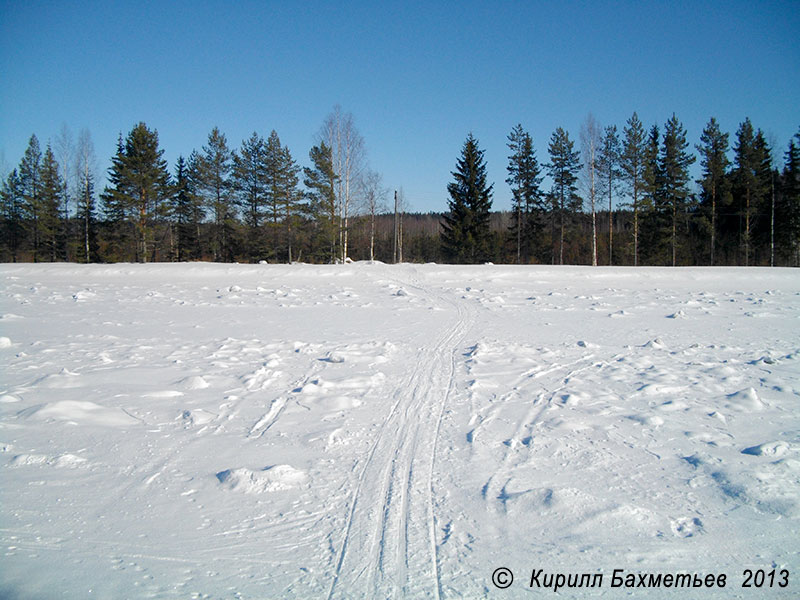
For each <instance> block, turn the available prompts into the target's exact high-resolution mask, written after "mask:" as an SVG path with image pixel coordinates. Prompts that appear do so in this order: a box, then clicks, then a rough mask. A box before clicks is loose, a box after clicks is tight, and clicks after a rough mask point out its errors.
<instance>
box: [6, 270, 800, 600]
mask: <svg viewBox="0 0 800 600" xmlns="http://www.w3.org/2000/svg"><path fill="white" fill-rule="evenodd" d="M0 278H1V279H2V285H0V361H2V365H3V366H2V369H1V371H2V378H0V477H1V478H2V481H3V485H2V486H0V543H2V548H3V559H2V573H3V575H2V583H0V596H8V597H12V598H13V597H20V598H27V597H30V598H51V597H56V596H58V597H75V598H77V597H109V598H237V597H241V598H337V599H338V598H378V597H380V598H439V599H442V598H483V597H498V598H499V597H501V596H503V597H509V598H511V597H522V596H523V595H525V594H526V592H531V591H532V590H531V589H529V584H530V581H531V575H532V572H533V570H534V569H543V570H544V571H545V572H547V573H565V574H566V573H601V574H603V575H604V577H605V583H604V585H603V587H601V588H594V589H591V588H584V589H571V590H560V591H561V592H562V593H565V592H568V593H567V595H568V596H569V597H581V598H582V597H606V596H608V597H612V596H613V594H614V592H617V591H620V590H612V589H610V581H611V574H612V571H613V570H614V569H625V571H626V573H633V572H649V573H656V574H658V573H663V574H667V573H677V572H685V571H688V572H693V573H696V572H702V573H725V574H727V576H728V578H729V584H728V588H726V589H703V590H702V591H701V592H700V593H701V594H702V597H703V598H730V597H742V598H755V597H756V594H748V593H747V592H748V591H750V592H757V591H761V592H762V593H763V594H765V596H764V597H769V598H794V597H797V596H798V595H800V588H798V584H797V582H796V581H795V580H796V579H797V578H798V576H800V555H798V552H799V551H800V548H799V547H798V545H797V542H796V540H797V539H800V412H798V410H797V406H798V401H799V400H800V342H798V340H800V281H798V279H797V277H796V274H795V273H794V271H790V270H782V269H774V270H772V269H649V268H644V269H622V268H620V269H614V268H604V269H591V268H577V267H576V268H563V269H562V268H551V267H502V266H490V265H485V266H479V267H464V266H462V267H450V266H442V265H433V264H431V265H417V266H414V265H397V266H391V265H383V264H379V263H374V264H368V263H352V264H347V265H331V266H311V265H291V266H288V265H250V266H245V265H211V264H184V265H146V266H145V265H107V266H78V265H5V266H2V267H0ZM500 567H504V568H507V569H510V570H511V571H512V572H513V573H514V575H515V580H514V583H513V585H512V587H511V588H509V589H507V590H498V589H495V587H494V584H493V583H492V573H493V572H494V571H495V570H496V569H498V568H500ZM744 569H752V570H755V569H764V570H772V569H777V570H779V571H780V570H782V569H785V570H788V571H789V572H790V573H791V578H790V585H789V587H786V588H780V587H777V586H773V587H772V588H770V589H762V590H752V589H751V590H746V589H742V588H741V587H740V586H741V583H742V572H743V571H744ZM535 581H536V582H538V581H539V579H536V580H535ZM538 591H542V590H538ZM544 591H545V592H547V590H544ZM626 591H627V590H626ZM647 592H648V594H647V597H654V598H662V597H663V598H672V597H676V596H675V594H680V591H678V590H671V589H651V590H648V591H647ZM613 597H616V596H613Z"/></svg>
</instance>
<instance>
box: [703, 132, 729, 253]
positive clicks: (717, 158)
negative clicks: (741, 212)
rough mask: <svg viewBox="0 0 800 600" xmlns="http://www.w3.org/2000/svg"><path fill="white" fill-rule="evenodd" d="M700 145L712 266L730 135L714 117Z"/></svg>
mask: <svg viewBox="0 0 800 600" xmlns="http://www.w3.org/2000/svg"><path fill="white" fill-rule="evenodd" d="M700 142H701V143H700V145H698V146H696V148H697V151H698V152H699V153H700V164H701V165H702V166H703V178H702V179H700V181H699V182H698V183H700V185H701V187H702V206H703V207H704V208H705V209H706V210H707V211H710V213H711V219H710V224H709V229H710V244H709V246H710V252H709V254H710V264H711V265H712V266H713V265H714V252H715V249H716V246H717V241H716V237H717V205H718V203H719V201H720V200H721V199H722V198H724V197H725V196H726V192H727V189H726V188H727V182H728V179H727V171H728V166H729V165H730V161H729V160H728V155H727V153H728V134H727V133H722V132H721V131H720V128H719V124H718V123H717V120H716V119H715V118H714V117H711V120H710V121H709V122H708V125H706V127H705V129H704V130H703V133H702V135H701V136H700Z"/></svg>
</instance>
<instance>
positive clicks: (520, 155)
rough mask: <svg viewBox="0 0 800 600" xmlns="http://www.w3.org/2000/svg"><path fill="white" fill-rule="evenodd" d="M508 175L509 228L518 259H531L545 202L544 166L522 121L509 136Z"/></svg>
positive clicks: (518, 261) (520, 261)
mask: <svg viewBox="0 0 800 600" xmlns="http://www.w3.org/2000/svg"><path fill="white" fill-rule="evenodd" d="M507 146H508V148H509V150H511V155H510V156H509V157H508V166H507V167H506V170H507V171H508V178H507V179H506V183H508V185H509V186H510V187H511V194H512V197H513V198H512V212H513V219H512V222H511V226H510V227H509V231H510V233H511V235H512V236H513V238H514V241H515V244H516V251H517V263H518V264H519V263H527V262H530V260H531V257H532V255H533V252H534V248H533V245H534V241H535V240H536V238H537V237H538V233H539V228H540V227H541V220H542V213H543V212H544V206H543V201H542V192H541V189H540V188H539V186H540V184H541V182H542V176H541V167H540V166H539V162H538V161H537V160H536V152H535V150H534V149H533V140H532V138H531V136H530V134H529V133H528V132H526V131H525V130H524V129H523V128H522V125H517V126H516V127H514V129H512V130H511V133H510V134H509V136H508V144H507Z"/></svg>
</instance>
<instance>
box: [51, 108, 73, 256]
mask: <svg viewBox="0 0 800 600" xmlns="http://www.w3.org/2000/svg"><path fill="white" fill-rule="evenodd" d="M53 146H54V148H55V151H56V155H57V157H58V165H59V169H60V171H61V173H60V175H61V182H62V184H63V186H64V189H63V190H62V192H61V201H62V206H61V210H62V218H61V222H62V224H63V225H62V231H61V234H60V236H59V237H61V240H60V243H59V246H60V247H61V253H62V254H63V257H64V259H65V260H67V261H69V260H71V257H70V231H69V223H70V209H69V200H70V189H71V187H72V186H71V185H70V184H71V182H72V168H71V165H72V162H73V156H74V154H75V144H74V143H73V141H72V131H70V128H69V127H68V126H67V124H66V123H64V124H63V125H61V131H60V132H59V134H58V135H57V136H56V139H55V142H54V144H53Z"/></svg>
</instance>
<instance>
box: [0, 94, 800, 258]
mask: <svg viewBox="0 0 800 600" xmlns="http://www.w3.org/2000/svg"><path fill="white" fill-rule="evenodd" d="M579 138H580V147H579V148H576V147H575V146H576V144H575V141H574V140H573V139H571V138H570V135H569V133H568V132H567V131H565V130H564V129H563V128H558V129H557V130H556V131H555V132H554V133H553V135H552V136H551V138H550V140H549V143H548V146H547V153H548V161H547V162H540V161H539V159H538V158H537V154H536V151H535V149H534V144H533V140H532V138H531V136H530V135H529V134H528V133H527V132H526V131H525V130H524V129H523V127H522V126H521V125H518V126H516V127H515V128H514V129H513V130H512V131H511V133H510V135H509V136H508V148H509V156H508V163H507V172H508V178H507V179H506V181H507V183H508V184H509V186H510V188H511V192H512V210H511V211H508V212H495V211H492V201H493V193H494V192H493V186H492V185H490V184H489V183H488V182H487V179H486V161H485V159H484V154H483V151H482V150H480V148H479V145H478V141H477V140H475V139H474V138H473V136H472V135H470V136H469V137H468V138H467V141H466V142H465V144H464V147H463V149H462V153H461V156H460V157H459V159H458V160H457V162H456V168H455V170H454V172H453V181H452V183H451V184H449V185H448V189H447V192H448V195H449V202H448V207H447V208H448V210H447V212H444V213H429V214H404V211H405V207H404V201H403V198H402V192H401V193H400V195H399V197H397V196H396V197H395V198H390V197H389V191H388V190H386V189H385V188H384V187H383V185H382V182H381V177H380V175H379V174H377V173H375V172H374V171H372V170H370V169H369V167H368V164H367V161H366V156H365V152H364V144H363V139H362V138H361V136H360V135H359V133H358V131H357V130H356V128H355V125H354V123H353V118H352V115H350V114H349V113H343V112H342V111H341V109H340V108H339V107H336V108H335V109H334V110H333V112H332V113H331V114H330V115H329V116H328V117H327V118H326V119H325V121H324V123H323V126H322V128H321V130H320V134H319V136H318V139H319V143H318V144H317V145H315V146H314V147H313V148H311V150H310V152H309V155H308V160H309V164H310V166H309V167H305V168H301V167H300V166H299V165H298V163H297V162H296V160H295V159H294V157H293V156H292V154H291V152H290V150H289V148H288V147H286V146H285V145H283V144H282V143H281V141H280V138H279V137H278V134H277V133H276V132H275V131H272V132H271V133H270V135H269V136H268V137H267V138H266V139H264V138H263V137H262V136H260V135H259V134H258V133H253V134H252V136H250V137H249V138H248V139H246V140H243V141H242V143H241V145H240V146H239V148H236V149H233V148H231V147H230V145H229V143H228V140H227V138H226V136H225V135H224V134H223V133H222V132H220V131H219V130H218V129H217V128H215V129H213V130H212V131H211V133H210V134H209V136H208V141H207V144H206V145H205V146H203V147H202V148H201V149H200V150H194V151H192V152H191V153H189V154H188V155H187V156H185V157H184V156H181V157H179V158H178V160H177V161H176V164H175V165H174V166H173V167H172V169H169V168H168V165H167V163H166V161H165V160H164V159H163V154H164V151H163V150H162V149H161V148H160V147H159V141H158V133H157V132H156V131H155V130H151V129H150V128H148V126H147V125H146V124H144V123H139V124H138V125H136V126H135V127H134V128H133V129H132V130H131V131H130V132H129V133H128V135H127V136H124V137H123V136H122V135H120V137H119V140H118V144H117V151H116V153H115V155H114V156H113V157H112V158H111V166H110V168H109V169H108V171H107V180H108V185H107V186H105V187H104V189H103V190H102V191H100V192H99V193H98V190H96V189H95V186H96V181H95V178H96V173H95V172H96V167H95V163H96V159H95V157H94V150H93V147H92V142H91V137H90V136H89V134H88V131H85V130H84V131H83V132H82V133H81V134H80V136H79V138H78V140H77V143H72V141H71V140H70V139H69V136H68V135H67V134H66V133H65V132H63V131H62V134H61V136H60V137H59V138H57V139H56V143H55V144H49V143H48V144H47V146H46V147H45V149H44V150H42V148H41V146H40V144H39V141H38V139H37V138H36V136H35V135H34V136H32V137H31V138H30V141H29V144H28V147H27V149H26V151H25V154H24V156H23V157H22V159H21V161H20V163H19V166H18V167H17V168H15V169H14V170H13V171H12V172H11V173H10V174H9V175H8V176H7V177H6V178H5V180H4V181H3V182H2V189H0V201H2V224H0V226H1V227H2V229H0V234H1V235H2V239H0V260H3V261H5V262H11V261H13V262H17V261H34V262H39V261H74V262H119V261H127V262H151V261H190V260H208V261H219V262H233V261H239V262H259V261H267V262H292V261H303V262H316V263H329V262H341V261H344V260H348V259H352V260H365V259H369V260H382V261H386V262H393V261H397V260H404V261H409V262H429V261H434V262H453V263H477V262H486V261H492V262H500V263H519V264H534V263H543V264H614V265H645V264H646V265H792V266H798V265H800V171H798V168H799V167H800V132H798V134H797V135H795V136H794V138H793V139H792V140H791V141H790V143H789V146H788V148H787V149H786V150H785V152H784V153H783V154H782V156H781V153H780V152H779V151H778V149H775V148H772V147H771V146H770V144H769V142H768V140H767V139H766V137H765V135H764V133H763V132H762V131H761V130H760V129H755V128H754V127H753V125H752V124H751V122H750V121H749V119H746V120H745V121H744V122H743V123H741V124H740V126H739V128H738V130H737V132H736V134H735V139H734V140H733V142H732V143H731V141H730V140H729V134H727V133H724V132H722V131H721V130H720V128H719V125H718V124H717V122H716V120H715V119H711V120H710V121H709V123H708V125H707V126H706V128H705V129H704V131H703V133H702V136H701V143H700V144H699V145H697V146H696V147H695V148H694V150H695V151H696V153H695V152H693V151H691V150H690V149H689V144H688V142H687V141H686V131H685V129H684V128H683V125H682V124H681V123H680V122H679V121H678V119H677V118H676V117H675V116H674V115H673V117H672V118H671V119H670V120H669V121H667V123H666V124H665V125H664V126H663V133H662V129H661V128H659V127H658V126H657V125H653V126H652V127H650V128H649V129H648V130H646V129H645V127H644V126H643V124H642V123H641V122H640V121H639V118H638V116H637V115H636V113H634V114H633V116H632V117H631V118H630V119H629V120H628V121H627V123H626V124H625V126H624V127H623V129H622V131H621V132H619V131H618V130H617V128H616V126H613V125H612V126H608V127H605V128H601V127H600V126H599V125H598V124H597V123H596V122H595V121H594V119H593V118H592V117H591V116H590V117H588V118H587V119H586V122H585V123H584V125H583V127H582V128H581V132H580V136H579ZM776 155H777V156H778V157H779V158H776ZM698 159H699V162H700V166H701V178H700V179H699V180H698V181H691V178H690V175H689V168H690V166H691V165H692V164H693V163H694V162H695V161H697V160H698ZM781 159H782V160H781ZM545 176H547V177H548V182H549V183H550V185H549V188H547V189H545V187H544V186H543V182H544V180H545ZM392 200H395V202H392ZM394 206H397V208H398V209H399V210H398V212H397V214H395V213H394V212H392V214H389V213H390V211H391V209H392V208H394Z"/></svg>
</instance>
